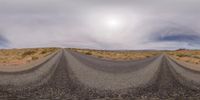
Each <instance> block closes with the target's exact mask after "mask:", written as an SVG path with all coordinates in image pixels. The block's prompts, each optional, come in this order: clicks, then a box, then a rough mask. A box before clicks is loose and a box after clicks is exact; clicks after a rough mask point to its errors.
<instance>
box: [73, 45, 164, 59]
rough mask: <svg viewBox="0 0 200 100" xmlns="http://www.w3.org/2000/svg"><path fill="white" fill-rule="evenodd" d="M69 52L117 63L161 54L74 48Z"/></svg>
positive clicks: (156, 52)
mask: <svg viewBox="0 0 200 100" xmlns="http://www.w3.org/2000/svg"><path fill="white" fill-rule="evenodd" d="M71 50H73V51H76V52H79V53H83V54H86V55H91V56H94V57H97V58H102V59H110V60H117V61H124V60H138V59H144V58H148V57H152V56H155V55H158V54H160V53H161V52H158V51H104V50H89V49H75V48H73V49H71Z"/></svg>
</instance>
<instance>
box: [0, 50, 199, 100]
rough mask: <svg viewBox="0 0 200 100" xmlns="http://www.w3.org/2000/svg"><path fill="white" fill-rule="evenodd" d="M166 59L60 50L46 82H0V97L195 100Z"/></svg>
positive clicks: (10, 99)
mask: <svg viewBox="0 0 200 100" xmlns="http://www.w3.org/2000/svg"><path fill="white" fill-rule="evenodd" d="M169 60H170V59H167V57H166V56H163V55H161V56H157V57H153V58H148V59H145V60H139V61H132V62H126V63H124V62H113V61H98V59H92V58H88V57H86V56H83V55H81V54H74V53H70V52H68V51H67V52H65V51H62V57H60V60H58V61H59V62H58V65H57V66H55V71H54V72H53V74H52V75H51V76H50V78H49V79H48V80H47V81H46V82H44V83H43V84H41V85H39V86H36V87H32V85H30V86H29V87H27V86H26V87H24V88H21V89H17V90H16V89H14V88H9V87H5V86H4V85H0V100H16V99H17V100H40V99H42V100H49V99H50V100H138V99H139V100H159V99H162V100H164V99H170V100H174V99H176V100H190V99H191V100H199V99H200V90H199V89H194V88H191V87H189V86H188V84H190V83H188V82H187V85H186V84H185V83H184V82H182V81H180V80H179V79H178V78H177V77H179V74H175V72H176V70H174V69H175V68H173V67H174V66H173V64H171V63H170V62H169ZM90 62H91V64H90ZM102 62H103V63H102ZM74 63H75V64H74ZM100 63H102V64H100ZM80 64H81V66H80ZM72 65H74V66H72ZM91 65H93V66H91ZM104 65H105V66H104ZM119 65H120V66H119ZM102 66H103V68H98V67H102ZM115 66H117V67H116V68H114V67H115ZM123 66H125V67H124V69H123ZM131 66H132V67H138V68H132V67H131ZM140 67H141V68H140ZM106 68H108V70H106ZM85 70H88V71H85ZM120 70H121V71H122V72H120ZM86 72H87V73H86ZM79 73H81V74H79ZM88 73H89V74H88ZM95 73H96V74H95ZM80 75H85V76H80ZM87 75H92V76H87ZM95 75H96V76H95ZM99 75H100V76H99ZM101 75H105V76H101ZM143 75H144V76H143ZM126 76H127V77H128V78H127V77H126ZM141 76H142V77H141ZM0 77H1V74H0ZM107 78H108V79H109V78H111V80H108V79H107ZM112 78H114V80H113V79H112ZM138 79H140V80H138ZM104 80H105V81H104ZM122 80H123V81H122ZM130 80H131V81H130ZM141 80H142V81H141ZM86 81H88V82H86ZM101 81H102V82H101ZM116 82H119V83H116ZM99 83H100V84H99ZM110 84H112V85H110ZM136 84H137V85H136ZM138 84H139V85H138ZM191 85H192V84H191ZM117 86H119V87H117Z"/></svg>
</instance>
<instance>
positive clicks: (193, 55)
mask: <svg viewBox="0 0 200 100" xmlns="http://www.w3.org/2000/svg"><path fill="white" fill-rule="evenodd" d="M167 53H168V54H169V55H171V56H172V57H174V58H176V59H177V60H181V61H184V62H188V63H192V64H200V50H176V51H170V52H167Z"/></svg>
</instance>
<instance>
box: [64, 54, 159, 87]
mask: <svg viewBox="0 0 200 100" xmlns="http://www.w3.org/2000/svg"><path fill="white" fill-rule="evenodd" d="M65 57H66V59H67V61H68V67H70V69H71V70H72V72H73V74H74V75H75V77H76V78H77V79H78V80H79V81H80V82H81V83H83V84H85V85H86V86H89V87H92V88H98V89H103V90H104V89H105V90H108V89H109V90H116V89H124V88H130V87H143V86H146V85H147V84H150V83H151V81H153V80H154V79H156V78H155V77H156V76H157V75H156V74H157V73H158V70H159V66H160V62H161V60H162V56H159V57H157V59H155V60H151V58H150V61H151V62H149V60H145V61H142V62H141V61H139V62H134V63H123V64H120V65H121V66H118V65H116V64H115V63H114V64H113V62H112V64H110V63H111V62H110V63H109V62H108V61H107V63H106V62H104V63H102V64H101V65H100V64H93V65H91V64H90V65H88V66H87V65H85V64H84V63H81V62H80V61H79V60H77V59H76V58H75V57H74V56H73V55H72V53H69V52H67V51H66V52H65ZM93 61H95V60H92V59H90V62H91V63H92V62H93ZM87 63H88V62H87ZM96 63H98V62H96ZM102 65H105V66H106V65H109V67H108V69H109V71H104V70H106V68H105V67H103V69H100V70H99V69H98V67H99V68H101V67H102ZM135 65H138V66H135ZM139 65H140V66H141V65H142V66H141V67H142V68H140V69H138V68H137V69H136V68H135V70H133V69H134V67H140V66H139ZM115 66H116V68H114V67H115ZM123 66H124V70H129V72H126V73H120V72H119V71H120V70H121V71H124V70H122V67H123ZM93 67H94V68H93ZM132 67H133V69H132ZM111 70H112V72H111ZM113 71H115V72H113ZM117 72H119V73H117Z"/></svg>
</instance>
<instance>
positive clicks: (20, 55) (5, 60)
mask: <svg viewBox="0 0 200 100" xmlns="http://www.w3.org/2000/svg"><path fill="white" fill-rule="evenodd" d="M56 50H57V48H34V49H2V50H0V65H20V64H26V63H28V62H31V61H34V60H37V59H40V58H42V57H45V56H47V55H49V54H51V53H52V52H54V51H56Z"/></svg>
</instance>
